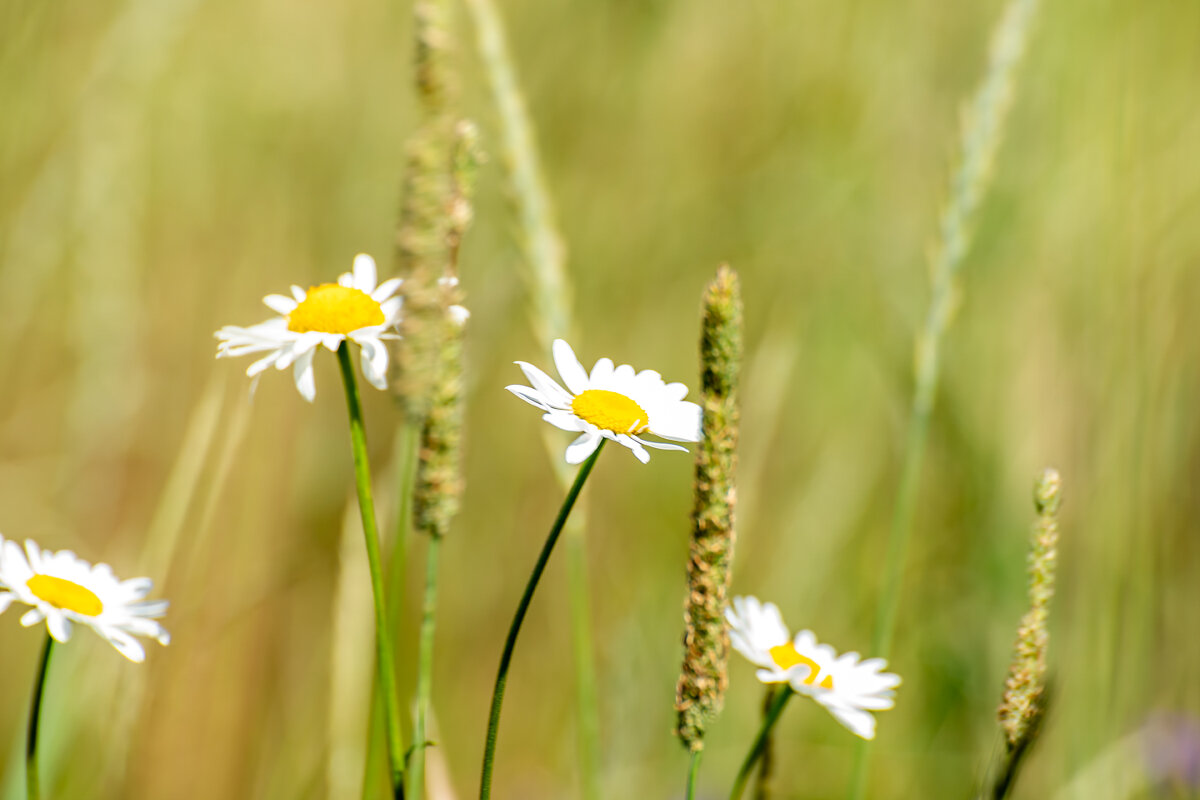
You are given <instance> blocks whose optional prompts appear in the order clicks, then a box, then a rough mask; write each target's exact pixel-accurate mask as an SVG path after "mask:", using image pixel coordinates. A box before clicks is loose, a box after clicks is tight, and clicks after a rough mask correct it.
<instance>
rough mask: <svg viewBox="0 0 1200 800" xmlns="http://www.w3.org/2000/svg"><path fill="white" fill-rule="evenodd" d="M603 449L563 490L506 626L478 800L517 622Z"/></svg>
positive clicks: (486, 779) (486, 785) (488, 790)
mask: <svg viewBox="0 0 1200 800" xmlns="http://www.w3.org/2000/svg"><path fill="white" fill-rule="evenodd" d="M603 449H604V439H601V440H600V444H599V445H598V446H597V447H596V450H595V452H593V453H592V454H591V455H590V456H588V458H587V460H586V461H584V462H583V465H582V466H581V467H580V468H579V473H578V474H577V475H576V476H575V482H574V483H572V484H571V488H570V489H569V490H568V491H567V496H566V499H564V500H563V504H562V508H560V509H559V510H558V516H557V517H555V519H554V525H553V526H551V528H550V533H549V534H548V535H547V536H546V543H545V544H544V545H542V552H541V553H540V554H539V555H538V560H537V563H536V564H534V565H533V573H532V574H530V576H529V582H528V583H526V584H525V593H524V594H523V595H521V602H520V603H518V604H517V613H516V614H514V615H513V621H512V625H510V626H509V629H508V638H507V639H505V640H504V652H503V653H502V654H501V655H500V668H499V670H498V671H497V673H496V687H495V689H493V690H492V708H491V711H490V712H489V713H488V728H487V741H486V744H485V746H484V750H483V774H482V775H481V776H480V779H479V800H488V798H489V797H491V796H492V768H493V762H494V761H495V758H496V735H497V734H498V733H499V728H500V707H501V705H503V703H504V689H505V686H506V685H507V684H508V667H509V665H510V664H511V663H512V654H513V650H514V649H515V648H516V645H517V635H518V634H519V633H520V632H521V623H523V622H524V621H525V612H527V611H528V610H529V603H530V601H532V600H533V593H534V591H535V590H536V589H537V585H538V581H539V580H541V578H542V573H543V572H545V570H546V562H548V561H549V560H550V553H551V552H553V550H554V545H555V543H556V542H557V541H558V536H559V534H560V533H562V529H563V526H564V525H565V524H566V522H567V517H568V516H570V514H571V509H572V507H574V505H575V500H576V498H578V497H579V492H580V491H581V490H582V489H583V484H584V482H586V481H587V478H588V475H590V474H591V472H592V467H594V466H595V465H596V459H597V458H599V457H600V451H601V450H603Z"/></svg>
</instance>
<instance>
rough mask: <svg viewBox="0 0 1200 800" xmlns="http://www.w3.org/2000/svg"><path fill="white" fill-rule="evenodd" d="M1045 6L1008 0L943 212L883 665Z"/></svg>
mask: <svg viewBox="0 0 1200 800" xmlns="http://www.w3.org/2000/svg"><path fill="white" fill-rule="evenodd" d="M1038 4H1039V0H1009V3H1008V6H1007V8H1006V9H1005V11H1004V15H1003V16H1002V17H1001V19H1000V23H999V25H998V26H997V28H996V29H995V31H994V33H993V35H992V40H991V50H990V58H989V63H988V69H987V73H986V75H985V76H984V79H983V83H982V84H981V85H980V86H979V88H978V89H977V90H976V92H975V94H974V96H973V97H972V98H971V100H970V102H969V103H968V104H967V106H966V108H965V109H964V112H963V117H962V134H961V140H960V144H959V158H958V162H957V164H956V166H955V168H954V171H953V174H952V176H951V179H950V186H949V198H948V199H947V201H946V205H945V206H944V207H943V209H942V213H941V217H940V220H939V223H938V233H937V238H936V239H935V242H934V246H933V251H932V255H931V274H932V281H933V285H932V292H931V296H930V304H929V311H928V314H927V316H926V317H925V324H924V327H923V328H922V330H921V332H920V334H919V335H918V337H917V343H916V382H915V386H914V390H913V404H912V412H911V415H910V416H909V421H908V432H907V435H906V437H905V446H904V459H903V462H902V465H901V468H900V486H899V489H898V491H897V495H896V505H895V507H894V509H893V514H892V524H891V532H890V534H889V537H888V547H887V554H886V556H885V557H884V576H883V587H882V590H881V591H880V595H879V604H878V608H877V611H876V626H875V635H874V638H873V643H872V648H871V652H872V653H874V654H875V655H876V656H878V657H880V658H886V657H887V655H888V651H889V649H890V648H891V642H892V635H893V633H894V630H895V625H896V613H897V610H898V608H899V604H900V585H901V582H902V578H903V575H904V564H905V560H906V555H907V552H908V544H909V539H910V538H911V537H912V527H913V515H914V512H915V510H916V502H917V493H918V490H919V489H920V478H921V467H922V464H923V463H924V459H925V446H926V443H927V441H928V438H929V422H930V417H931V416H932V412H933V401H934V397H935V394H936V391H937V385H938V376H939V372H940V367H941V348H942V340H943V338H944V336H945V333H946V330H947V328H948V327H949V325H950V318H951V313H952V311H953V308H954V292H955V281H956V278H957V277H958V274H959V272H960V270H961V268H962V264H963V260H964V258H965V257H966V254H967V251H968V249H969V247H970V243H971V235H972V230H973V228H974V225H975V215H976V212H977V211H978V209H979V205H980V202H981V201H982V199H983V197H984V196H985V194H986V192H987V189H988V187H989V186H990V183H991V176H992V168H993V166H994V164H995V160H996V153H997V151H998V149H999V147H1000V142H1001V140H1002V138H1003V133H1004V125H1005V121H1006V119H1007V117H1008V110H1009V108H1010V107H1011V105H1012V97H1013V88H1014V84H1015V78H1016V70H1017V67H1018V65H1019V64H1020V62H1021V58H1022V55H1023V54H1024V51H1025V42H1026V38H1027V36H1028V34H1029V30H1030V27H1031V25H1032V22H1033V19H1034V16H1035V14H1036V12H1037V9H1038ZM868 752H869V750H868V747H867V745H866V743H865V742H860V743H859V745H858V751H857V753H856V754H855V766H854V769H853V775H852V779H851V782H850V791H849V797H850V798H852V800H860V798H862V797H863V795H864V793H865V791H866V783H867V754H868Z"/></svg>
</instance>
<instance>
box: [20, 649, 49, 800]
mask: <svg viewBox="0 0 1200 800" xmlns="http://www.w3.org/2000/svg"><path fill="white" fill-rule="evenodd" d="M53 649H54V639H52V638H51V637H50V634H49V633H47V634H46V644H45V645H43V646H42V659H41V663H40V664H39V665H38V672H37V677H36V678H35V679H34V682H33V699H32V700H31V701H30V704H29V734H28V738H27V739H26V740H25V797H26V798H27V800H40V798H41V784H40V782H39V779H38V752H37V746H38V726H39V725H40V724H41V720H42V690H43V689H44V688H45V687H46V673H47V672H48V671H49V669H50V653H51V651H53Z"/></svg>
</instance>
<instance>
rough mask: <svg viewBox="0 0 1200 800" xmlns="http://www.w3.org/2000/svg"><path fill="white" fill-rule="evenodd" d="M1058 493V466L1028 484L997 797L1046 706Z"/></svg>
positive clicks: (1011, 777)
mask: <svg viewBox="0 0 1200 800" xmlns="http://www.w3.org/2000/svg"><path fill="white" fill-rule="evenodd" d="M1061 499H1062V479H1061V478H1060V477H1059V474H1058V470H1055V469H1046V470H1043V471H1042V474H1041V475H1039V476H1038V479H1037V481H1036V482H1035V483H1034V487H1033V503H1034V507H1035V508H1036V509H1037V514H1038V519H1037V522H1035V523H1034V526H1033V540H1032V543H1031V546H1030V551H1029V611H1027V612H1026V613H1025V616H1024V617H1022V618H1021V627H1019V628H1018V629H1017V641H1016V645H1015V646H1014V647H1013V660H1012V664H1011V665H1010V666H1009V668H1008V680H1007V681H1005V684H1004V697H1003V700H1002V701H1001V703H1000V708H999V710H998V716H999V718H1000V729H1001V730H1002V731H1003V732H1004V740H1005V745H1006V751H1007V752H1006V758H1005V760H1004V764H1003V766H1002V768H1001V770H1000V773H999V774H998V775H997V777H996V782H995V786H994V790H993V797H994V798H997V800H999V799H1000V798H1003V797H1005V796H1006V795H1007V794H1008V791H1009V789H1010V788H1011V787H1012V783H1013V781H1014V779H1015V777H1016V771H1017V767H1018V766H1019V764H1020V760H1021V758H1022V757H1023V756H1024V754H1025V753H1026V752H1027V751H1028V749H1029V746H1030V745H1032V744H1033V742H1034V740H1035V739H1036V738H1037V735H1038V731H1039V730H1040V729H1041V722H1042V717H1043V715H1044V714H1045V712H1046V648H1047V645H1048V644H1049V641H1050V634H1049V631H1048V630H1047V627H1046V625H1047V622H1048V621H1049V619H1050V600H1051V598H1053V597H1054V573H1055V568H1056V565H1057V561H1058V507H1059V504H1060V502H1061Z"/></svg>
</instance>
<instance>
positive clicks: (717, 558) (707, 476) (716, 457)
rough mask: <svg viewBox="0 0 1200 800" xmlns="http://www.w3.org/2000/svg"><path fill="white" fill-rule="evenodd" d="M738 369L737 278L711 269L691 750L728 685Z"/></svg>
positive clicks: (678, 706)
mask: <svg viewBox="0 0 1200 800" xmlns="http://www.w3.org/2000/svg"><path fill="white" fill-rule="evenodd" d="M741 366H742V300H741V289H740V287H739V284H738V277H737V273H736V272H734V271H733V270H732V269H730V268H729V267H728V266H722V267H721V268H720V269H719V270H718V271H717V277H716V279H715V280H713V282H712V283H710V284H709V286H708V289H707V291H706V292H705V295H704V311H703V326H702V331H701V336H700V370H701V394H702V399H701V404H702V405H703V407H704V423H703V431H702V438H701V440H700V444H699V446H698V447H697V450H696V472H695V500H694V506H693V510H692V541H691V548H690V552H689V555H688V567H687V576H688V597H687V602H686V604H685V609H684V621H685V625H686V628H685V631H684V637H683V644H684V658H683V669H682V671H681V672H680V676H679V683H678V684H677V686H676V689H675V710H676V711H677V712H678V720H677V723H676V727H675V732H676V734H677V735H678V736H679V738H680V739H682V740H683V742H684V744H685V745H687V747H688V749H689V750H691V751H693V752H694V751H698V750H700V749H702V748H703V747H704V729H705V726H706V725H707V723H708V721H709V720H710V719H712V717H714V716H715V715H716V714H717V713H718V712H719V711H720V710H721V704H722V702H723V700H724V696H725V687H726V684H727V683H728V673H727V671H726V662H727V659H728V655H729V630H728V628H727V627H726V623H725V617H724V613H725V606H726V597H727V596H728V593H729V579H730V567H731V565H732V562H733V546H734V539H735V530H734V506H735V504H736V501H737V491H736V486H735V482H734V470H735V468H736V466H737V439H738V396H737V387H738V377H739V374H740V371H741Z"/></svg>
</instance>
